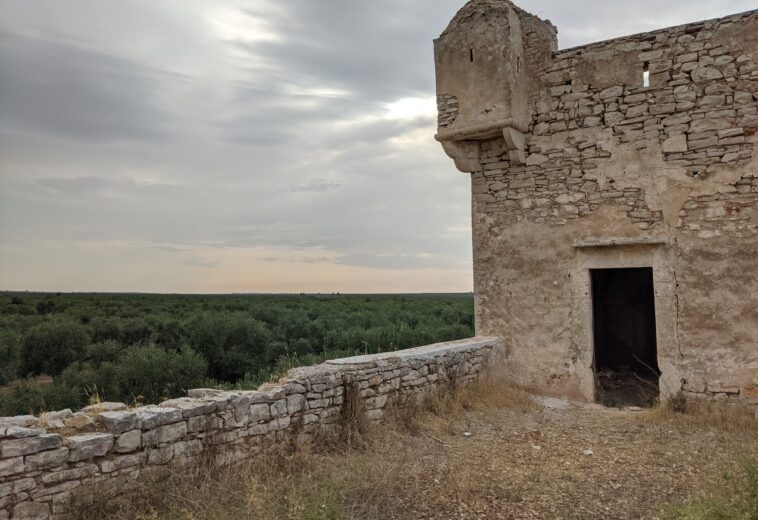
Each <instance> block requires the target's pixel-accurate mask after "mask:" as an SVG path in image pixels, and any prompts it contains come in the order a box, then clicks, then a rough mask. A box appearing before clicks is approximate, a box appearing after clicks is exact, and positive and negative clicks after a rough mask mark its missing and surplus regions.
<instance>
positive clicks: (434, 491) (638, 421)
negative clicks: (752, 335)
mask: <svg viewBox="0 0 758 520" xmlns="http://www.w3.org/2000/svg"><path fill="white" fill-rule="evenodd" d="M554 404H556V405H558V404H559V403H554ZM644 413H647V412H632V411H623V410H614V409H606V408H602V407H599V406H594V405H590V406H571V407H570V408H568V409H560V408H550V407H547V408H546V407H544V406H540V407H539V408H538V409H536V410H533V411H529V412H526V413H524V412H521V411H516V410H512V409H499V410H498V409H496V410H487V411H484V412H468V413H466V414H465V416H464V417H463V419H462V420H459V421H456V422H455V423H453V424H452V425H451V426H450V427H449V431H448V432H446V435H435V436H434V438H431V437H428V436H424V435H422V436H421V437H419V438H417V439H415V440H413V441H411V442H410V443H409V444H408V445H407V446H406V447H405V448H404V450H405V455H406V456H407V457H408V458H409V460H415V461H416V462H417V463H416V464H414V465H413V467H415V468H417V471H413V472H412V474H408V475H404V476H403V477H402V478H403V479H404V480H407V486H406V493H405V496H403V497H402V499H401V497H398V502H396V503H395V504H394V506H393V507H392V509H394V511H393V512H392V513H388V512H387V511H386V510H385V513H386V514H388V516H389V517H390V518H397V519H401V518H403V519H405V518H428V519H431V518H439V519H442V518H445V519H447V518H460V519H474V518H476V519H479V518H482V519H484V518H487V519H489V518H492V519H498V518H514V519H515V518H519V519H520V518H540V519H546V518H566V519H569V518H581V519H585V518H608V519H625V518H630V519H631V518H634V519H638V518H659V517H660V512H661V510H662V508H663V507H664V506H665V505H666V504H669V503H671V502H678V501H682V500H685V499H687V498H690V497H692V496H697V495H698V494H699V493H700V492H702V491H704V490H706V491H707V490H709V489H715V488H716V487H717V486H719V485H723V484H722V483H723V479H724V475H725V473H728V472H729V471H739V466H740V461H741V458H742V456H746V455H751V454H752V455H756V454H758V433H755V434H750V433H748V434H747V435H746V434H745V433H744V432H742V433H739V434H727V433H722V432H717V431H715V430H710V431H708V430H701V429H688V428H681V427H678V425H673V424H670V423H667V422H665V421H663V422H657V421H649V420H644V419H643V415H642V414H644ZM465 432H469V433H471V435H470V436H465ZM377 516H378V517H382V516H383V515H382V514H378V515H377Z"/></svg>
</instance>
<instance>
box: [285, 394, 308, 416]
mask: <svg viewBox="0 0 758 520" xmlns="http://www.w3.org/2000/svg"><path fill="white" fill-rule="evenodd" d="M287 409H288V410H289V413H290V414H293V413H297V412H300V411H302V410H304V409H305V396H304V395H302V394H294V395H291V396H289V397H288V398H287Z"/></svg>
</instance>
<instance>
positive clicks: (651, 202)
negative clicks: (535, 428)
mask: <svg viewBox="0 0 758 520" xmlns="http://www.w3.org/2000/svg"><path fill="white" fill-rule="evenodd" d="M434 48H435V62H436V67H437V100H438V108H439V122H438V127H439V128H438V133H437V135H436V138H437V140H438V141H440V142H441V143H442V146H443V148H444V150H445V152H446V153H447V154H448V155H449V156H450V157H451V158H453V159H454V161H455V165H456V166H457V167H458V169H460V170H462V171H464V172H467V173H470V174H471V189H472V225H473V245H474V288H475V305H476V327H477V333H478V334H481V335H487V336H500V337H502V338H504V340H505V344H506V345H507V348H508V349H509V354H508V356H507V360H506V362H505V363H504V366H503V370H505V371H506V372H507V374H508V375H509V376H510V377H511V378H512V379H513V380H514V381H517V382H519V383H522V384H525V385H529V386H532V387H536V388H540V389H542V390H544V391H546V392H550V393H554V394H558V395H561V396H570V397H578V398H585V399H588V400H592V399H598V400H601V401H605V402H610V401H612V400H613V399H616V397H613V398H612V399H609V398H608V396H609V393H610V391H611V390H613V388H611V387H617V386H619V384H618V383H619V382H620V386H621V387H624V385H626V383H630V384H631V388H627V389H628V390H631V391H633V392H636V391H640V392H644V391H647V392H648V394H650V396H651V398H657V397H658V395H659V394H660V395H661V396H663V397H666V396H668V395H673V394H676V393H678V392H684V393H685V394H688V395H699V396H710V397H717V398H729V399H743V400H755V401H756V402H758V312H756V309H757V308H758V302H757V301H756V294H758V269H757V268H756V258H757V257H758V11H750V12H747V13H741V14H736V15H732V16H728V17H725V18H721V19H717V20H707V21H701V22H696V23H691V24H686V25H682V26H678V27H672V28H668V29H661V30H657V31H654V32H650V33H644V34H637V35H633V36H627V37H622V38H616V39H613V40H608V41H604V42H597V43H592V44H589V45H585V46H582V47H576V48H572V49H566V50H558V49H557V42H556V29H555V27H554V26H553V25H552V24H551V23H550V22H549V21H544V20H541V19H539V18H538V17H536V16H533V15H531V14H529V13H526V12H525V11H523V10H521V9H519V8H518V7H516V6H514V5H513V4H512V3H511V2H510V1H508V0H472V1H470V2H468V3H467V4H466V5H465V6H464V7H463V8H462V9H461V10H460V11H459V12H458V14H456V16H455V18H454V19H453V20H452V22H451V23H450V25H449V27H448V28H447V29H446V30H445V31H444V32H443V33H442V35H441V36H440V37H439V39H437V40H436V41H435V42H434ZM640 381H644V384H645V385H647V386H645V387H644V388H643V387H639V388H637V387H634V385H635V384H639V382H640ZM610 383H612V384H611V385H610V386H609V384H610ZM624 388H626V387H624ZM617 397H618V396H617ZM626 397H628V395H621V396H620V397H618V399H619V400H620V401H619V402H621V401H623V399H624V398H626Z"/></svg>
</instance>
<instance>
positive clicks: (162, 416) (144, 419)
mask: <svg viewBox="0 0 758 520" xmlns="http://www.w3.org/2000/svg"><path fill="white" fill-rule="evenodd" d="M133 411H134V412H136V414H137V416H138V417H139V419H140V421H141V426H140V428H142V429H143V430H152V429H153V428H157V427H158V426H163V425H164V424H171V423H175V422H179V421H181V420H182V411H181V410H178V409H176V408H163V407H160V406H143V407H141V408H135V409H134V410H133Z"/></svg>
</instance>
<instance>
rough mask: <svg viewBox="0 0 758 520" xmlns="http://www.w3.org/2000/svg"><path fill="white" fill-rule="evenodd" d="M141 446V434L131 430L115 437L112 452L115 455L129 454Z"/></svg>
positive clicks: (138, 431)
mask: <svg viewBox="0 0 758 520" xmlns="http://www.w3.org/2000/svg"><path fill="white" fill-rule="evenodd" d="M141 444H142V432H141V431H140V430H132V431H128V432H124V433H122V434H121V435H119V436H118V437H116V441H115V443H114V450H115V451H116V453H130V452H132V451H134V450H136V449H137V448H139V447H140V445H141Z"/></svg>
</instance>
